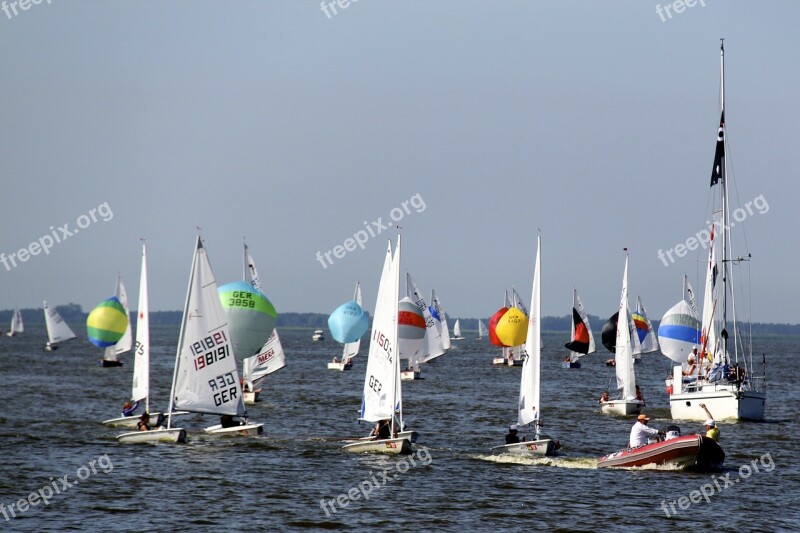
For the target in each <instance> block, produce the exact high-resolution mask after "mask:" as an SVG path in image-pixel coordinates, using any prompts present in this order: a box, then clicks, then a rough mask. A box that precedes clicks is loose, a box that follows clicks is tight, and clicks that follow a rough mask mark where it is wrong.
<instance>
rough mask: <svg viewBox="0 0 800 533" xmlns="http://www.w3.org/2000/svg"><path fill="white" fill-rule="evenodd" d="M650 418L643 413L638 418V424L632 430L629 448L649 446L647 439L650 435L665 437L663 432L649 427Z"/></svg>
mask: <svg viewBox="0 0 800 533" xmlns="http://www.w3.org/2000/svg"><path fill="white" fill-rule="evenodd" d="M649 421H650V417H648V416H647V415H646V414H644V413H642V414H640V415H639V416H638V417H637V418H636V423H635V424H634V425H633V427H632V428H631V438H630V443H629V446H630V447H631V448H636V447H637V446H644V445H645V444H647V438H648V437H649V436H650V435H663V434H664V432H663V431H659V430H657V429H655V428H651V427H647V423H648V422H649Z"/></svg>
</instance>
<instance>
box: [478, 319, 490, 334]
mask: <svg viewBox="0 0 800 533" xmlns="http://www.w3.org/2000/svg"><path fill="white" fill-rule="evenodd" d="M488 334H489V330H488V329H486V324H484V323H483V320H478V339H483V338H484V337H485V336H487V335H488Z"/></svg>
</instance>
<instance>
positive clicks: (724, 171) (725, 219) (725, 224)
mask: <svg viewBox="0 0 800 533" xmlns="http://www.w3.org/2000/svg"><path fill="white" fill-rule="evenodd" d="M719 65H720V66H719V69H720V70H719V79H720V87H719V105H720V117H722V119H721V121H720V125H719V135H720V137H721V139H722V142H723V143H725V120H724V117H725V39H720V44H719ZM723 149H724V148H723ZM720 165H721V167H722V168H721V175H722V188H721V189H720V191H721V196H722V199H721V200H722V228H720V229H721V231H720V233H721V234H722V328H721V335H720V336H721V337H722V355H723V357H725V358H727V357H728V329H727V327H728V257H729V256H728V246H729V236H728V231H729V230H728V228H729V227H730V225H729V224H730V222H729V218H730V214H729V213H728V166H727V165H726V164H725V154H724V153H723V155H722V160H721V161H720Z"/></svg>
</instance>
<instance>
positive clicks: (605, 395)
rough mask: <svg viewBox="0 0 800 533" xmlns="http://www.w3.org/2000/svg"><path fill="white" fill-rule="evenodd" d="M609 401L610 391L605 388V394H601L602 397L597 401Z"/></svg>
mask: <svg viewBox="0 0 800 533" xmlns="http://www.w3.org/2000/svg"><path fill="white" fill-rule="evenodd" d="M607 401H608V391H607V390H604V391H603V394H601V395H600V399H599V400H597V403H603V402H607Z"/></svg>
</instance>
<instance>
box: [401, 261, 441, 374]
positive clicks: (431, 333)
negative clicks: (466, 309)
mask: <svg viewBox="0 0 800 533" xmlns="http://www.w3.org/2000/svg"><path fill="white" fill-rule="evenodd" d="M406 291H407V292H408V296H409V297H411V299H412V300H413V302H414V303H415V304H416V306H417V308H418V309H419V310H420V312H422V317H423V319H424V320H425V343H424V346H425V349H424V353H423V354H422V362H423V363H427V362H429V361H432V360H434V359H436V358H437V357H440V356H442V355H444V353H445V348H444V343H443V342H442V330H441V329H440V328H439V327H437V325H436V322H437V321H436V320H435V319H434V318H433V314H432V313H431V307H429V306H428V303H427V302H426V301H425V297H424V296H423V295H422V291H421V290H420V288H419V287H418V286H417V284H416V283H415V282H414V280H413V279H412V278H411V274H409V273H407V272H406Z"/></svg>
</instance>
